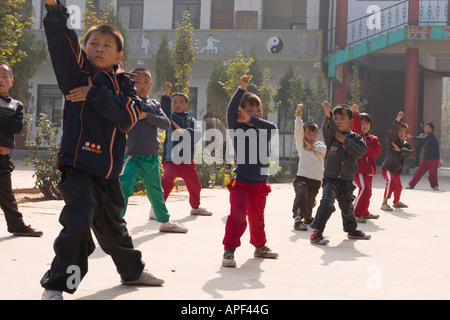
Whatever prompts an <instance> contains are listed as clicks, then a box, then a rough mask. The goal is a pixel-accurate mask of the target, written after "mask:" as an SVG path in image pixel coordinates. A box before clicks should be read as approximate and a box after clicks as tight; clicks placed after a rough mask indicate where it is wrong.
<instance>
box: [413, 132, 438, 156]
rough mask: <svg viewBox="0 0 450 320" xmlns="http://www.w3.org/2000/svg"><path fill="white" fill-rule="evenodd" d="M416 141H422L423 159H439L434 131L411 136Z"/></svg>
mask: <svg viewBox="0 0 450 320" xmlns="http://www.w3.org/2000/svg"><path fill="white" fill-rule="evenodd" d="M412 139H413V140H414V141H416V143H418V142H420V143H422V145H423V147H424V149H425V152H424V154H423V158H424V159H440V153H439V141H438V139H437V137H436V134H435V133H434V131H432V132H430V133H429V134H426V135H424V136H422V137H421V136H417V137H412Z"/></svg>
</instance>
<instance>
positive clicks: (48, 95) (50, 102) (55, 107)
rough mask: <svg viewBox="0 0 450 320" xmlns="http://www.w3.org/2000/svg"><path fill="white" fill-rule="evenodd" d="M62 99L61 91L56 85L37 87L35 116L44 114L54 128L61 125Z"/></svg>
mask: <svg viewBox="0 0 450 320" xmlns="http://www.w3.org/2000/svg"><path fill="white" fill-rule="evenodd" d="M62 109H63V99H62V93H61V90H59V87H58V86H57V85H39V86H38V105H37V116H39V114H40V113H45V114H46V115H47V116H48V118H49V120H51V121H52V122H53V123H54V125H55V127H60V126H61V125H62V122H61V120H62V112H63V111H62Z"/></svg>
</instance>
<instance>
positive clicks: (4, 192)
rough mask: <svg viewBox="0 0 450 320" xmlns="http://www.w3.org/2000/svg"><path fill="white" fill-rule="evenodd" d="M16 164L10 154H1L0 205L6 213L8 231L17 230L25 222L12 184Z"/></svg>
mask: <svg viewBox="0 0 450 320" xmlns="http://www.w3.org/2000/svg"><path fill="white" fill-rule="evenodd" d="M13 170H14V165H13V164H12V162H11V158H10V156H9V155H1V156H0V207H1V208H2V210H3V212H4V213H5V220H6V224H7V226H8V232H11V233H13V232H16V231H18V230H20V229H21V228H22V227H23V226H24V225H25V224H24V222H23V216H22V213H20V212H19V209H18V207H17V202H16V197H15V195H14V192H13V191H12V186H11V172H12V171H13Z"/></svg>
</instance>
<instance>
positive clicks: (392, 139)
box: [381, 111, 413, 211]
mask: <svg viewBox="0 0 450 320" xmlns="http://www.w3.org/2000/svg"><path fill="white" fill-rule="evenodd" d="M404 116H405V114H404V113H403V111H400V112H399V113H398V114H397V118H396V119H395V120H394V122H393V123H392V126H391V130H389V134H388V136H387V138H386V156H385V157H384V161H383V164H382V165H381V168H382V172H381V174H382V175H383V178H384V180H386V188H385V190H384V196H383V202H382V204H381V210H384V211H392V210H394V209H392V207H391V206H390V205H389V204H388V200H389V199H390V198H391V195H392V193H393V194H394V204H393V207H394V208H407V207H408V206H407V205H406V204H404V203H403V202H401V201H400V195H401V193H402V189H403V188H402V181H401V179H400V174H401V173H402V170H403V165H404V162H405V158H407V157H410V156H412V154H413V147H412V146H411V145H410V144H409V143H408V142H406V140H405V138H406V135H407V134H408V125H407V124H406V123H404V122H402V119H403V117H404Z"/></svg>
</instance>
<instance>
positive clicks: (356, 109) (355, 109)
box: [352, 104, 359, 113]
mask: <svg viewBox="0 0 450 320" xmlns="http://www.w3.org/2000/svg"><path fill="white" fill-rule="evenodd" d="M352 111H353V113H359V106H358V105H357V104H354V105H352Z"/></svg>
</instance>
